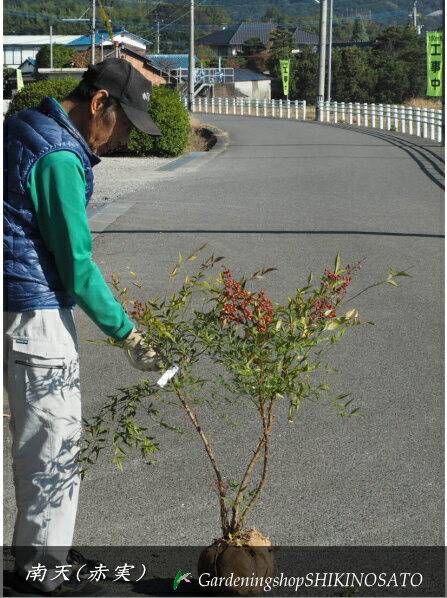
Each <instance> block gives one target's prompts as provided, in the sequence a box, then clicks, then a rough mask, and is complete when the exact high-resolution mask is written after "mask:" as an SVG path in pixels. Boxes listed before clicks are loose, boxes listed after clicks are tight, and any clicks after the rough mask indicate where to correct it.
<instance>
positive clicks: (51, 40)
mask: <svg viewBox="0 0 447 598" xmlns="http://www.w3.org/2000/svg"><path fill="white" fill-rule="evenodd" d="M52 68H53V25H50V69H52Z"/></svg>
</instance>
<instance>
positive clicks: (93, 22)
mask: <svg viewBox="0 0 447 598" xmlns="http://www.w3.org/2000/svg"><path fill="white" fill-rule="evenodd" d="M95 46H96V0H92V64H95Z"/></svg>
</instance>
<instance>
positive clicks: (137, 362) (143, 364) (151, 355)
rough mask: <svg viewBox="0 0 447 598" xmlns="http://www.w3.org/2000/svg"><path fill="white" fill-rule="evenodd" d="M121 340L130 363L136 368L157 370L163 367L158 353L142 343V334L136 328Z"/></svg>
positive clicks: (148, 370) (149, 370)
mask: <svg viewBox="0 0 447 598" xmlns="http://www.w3.org/2000/svg"><path fill="white" fill-rule="evenodd" d="M122 342H123V347H124V350H125V351H126V354H127V357H128V359H129V361H130V363H131V364H132V365H133V367H134V368H137V370H142V371H143V372H157V371H158V370H160V369H161V368H162V367H163V363H162V361H161V359H160V357H159V355H157V353H156V352H155V351H154V350H153V349H152V347H149V346H148V345H146V344H145V343H144V336H143V335H142V334H141V332H138V330H136V328H134V329H133V330H132V332H131V333H130V334H129V336H128V337H127V338H125V339H124V340H123V341H122Z"/></svg>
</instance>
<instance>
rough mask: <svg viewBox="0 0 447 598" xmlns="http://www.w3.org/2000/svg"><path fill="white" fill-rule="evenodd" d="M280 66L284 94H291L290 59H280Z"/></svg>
mask: <svg viewBox="0 0 447 598" xmlns="http://www.w3.org/2000/svg"><path fill="white" fill-rule="evenodd" d="M279 67H280V69H281V77H282V87H283V91H284V95H285V96H288V95H289V75H290V60H280V61H279Z"/></svg>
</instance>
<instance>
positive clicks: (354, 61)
mask: <svg viewBox="0 0 447 598" xmlns="http://www.w3.org/2000/svg"><path fill="white" fill-rule="evenodd" d="M375 75H376V74H375V72H374V71H373V70H372V69H371V66H370V63H369V60H368V51H367V50H365V49H362V48H358V47H356V46H352V47H348V48H341V49H339V48H335V49H334V52H333V54H332V97H333V99H334V100H335V101H337V102H371V101H372V100H371V97H372V91H373V89H374V84H375Z"/></svg>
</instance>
